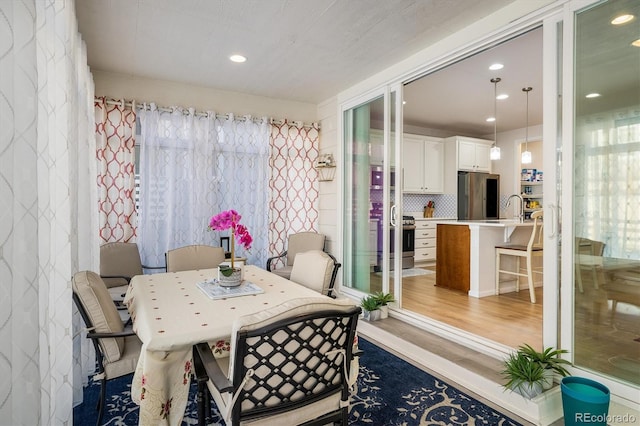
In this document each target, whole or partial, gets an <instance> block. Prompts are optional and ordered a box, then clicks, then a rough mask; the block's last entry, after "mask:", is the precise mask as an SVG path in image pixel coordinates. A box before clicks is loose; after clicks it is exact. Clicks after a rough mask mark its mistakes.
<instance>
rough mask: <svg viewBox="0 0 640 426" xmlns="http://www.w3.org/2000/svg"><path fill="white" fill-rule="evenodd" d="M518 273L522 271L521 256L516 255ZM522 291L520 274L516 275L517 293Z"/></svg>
mask: <svg viewBox="0 0 640 426" xmlns="http://www.w3.org/2000/svg"><path fill="white" fill-rule="evenodd" d="M516 273H518V274H519V273H520V256H518V257H516ZM519 291H520V275H516V293H517V292H519Z"/></svg>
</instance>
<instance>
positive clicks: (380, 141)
mask: <svg viewBox="0 0 640 426" xmlns="http://www.w3.org/2000/svg"><path fill="white" fill-rule="evenodd" d="M390 137H392V138H393V137H395V133H394V132H391V135H390ZM369 156H370V161H371V164H372V165H375V166H382V165H383V164H384V134H383V133H382V130H378V129H370V130H369ZM389 161H390V162H391V166H392V167H393V165H394V162H395V151H394V150H391V152H389Z"/></svg>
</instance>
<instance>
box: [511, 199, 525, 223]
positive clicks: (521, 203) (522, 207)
mask: <svg viewBox="0 0 640 426" xmlns="http://www.w3.org/2000/svg"><path fill="white" fill-rule="evenodd" d="M514 197H515V198H518V199H519V200H520V215H519V216H518V220H519V221H520V222H524V199H523V198H522V195H520V194H511V195H509V199H508V200H507V207H509V206H510V205H511V199H512V198H514Z"/></svg>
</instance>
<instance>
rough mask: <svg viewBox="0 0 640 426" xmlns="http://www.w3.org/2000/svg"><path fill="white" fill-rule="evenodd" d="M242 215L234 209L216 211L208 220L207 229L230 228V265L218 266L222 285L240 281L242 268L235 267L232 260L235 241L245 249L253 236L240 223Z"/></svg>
mask: <svg viewBox="0 0 640 426" xmlns="http://www.w3.org/2000/svg"><path fill="white" fill-rule="evenodd" d="M240 219H242V216H240V214H239V213H238V212H237V211H235V210H227V211H223V212H222V213H218V214H217V215H215V216H213V217H212V218H211V219H210V220H209V229H212V230H215V231H224V230H227V229H231V266H226V265H222V266H219V267H218V281H219V284H220V285H221V286H223V287H237V286H239V285H240V284H241V283H242V268H236V267H235V264H234V260H235V257H236V253H235V241H236V238H237V239H238V244H240V245H241V246H243V247H244V248H245V249H246V250H249V249H250V248H251V243H252V242H253V238H252V237H251V234H249V230H248V229H247V227H246V226H244V225H242V224H240Z"/></svg>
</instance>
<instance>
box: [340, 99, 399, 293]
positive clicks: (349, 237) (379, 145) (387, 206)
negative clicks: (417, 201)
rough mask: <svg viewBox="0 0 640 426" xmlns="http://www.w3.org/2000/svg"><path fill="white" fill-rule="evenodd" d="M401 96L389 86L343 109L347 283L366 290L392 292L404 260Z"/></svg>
mask: <svg viewBox="0 0 640 426" xmlns="http://www.w3.org/2000/svg"><path fill="white" fill-rule="evenodd" d="M396 99H397V94H396V91H390V90H389V91H385V92H384V93H381V94H380V95H379V96H376V97H374V98H371V99H368V100H366V101H363V102H361V103H357V104H356V105H355V106H351V107H347V108H346V109H345V110H344V111H343V123H344V126H343V128H344V167H345V169H344V174H343V176H344V177H345V179H344V184H343V187H344V191H343V194H344V198H343V206H344V209H343V212H344V213H343V235H344V240H343V252H344V256H343V258H344V270H345V275H344V280H343V286H344V287H347V288H351V289H353V290H357V291H358V292H362V293H364V294H371V293H375V292H378V291H383V292H385V293H387V292H391V293H393V292H394V290H393V289H390V287H389V282H390V281H389V273H390V271H392V270H398V267H394V266H392V265H393V263H392V262H394V263H395V262H400V260H401V247H402V244H401V238H402V233H397V232H392V231H393V229H394V228H395V225H396V224H398V221H397V218H398V217H401V214H402V212H401V208H399V207H398V205H399V200H398V199H396V198H399V194H400V193H401V192H400V189H399V188H398V185H399V184H400V183H401V182H399V180H398V178H397V176H396V170H400V168H399V167H398V166H397V164H396V159H397V158H400V156H399V155H398V152H397V151H398V147H399V144H398V141H397V140H396V134H397V132H396V128H397V123H396V121H397V116H398V111H397V103H396ZM400 226H401V221H400ZM396 248H397V249H396ZM394 252H397V253H399V254H400V255H398V254H396V253H394Z"/></svg>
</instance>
